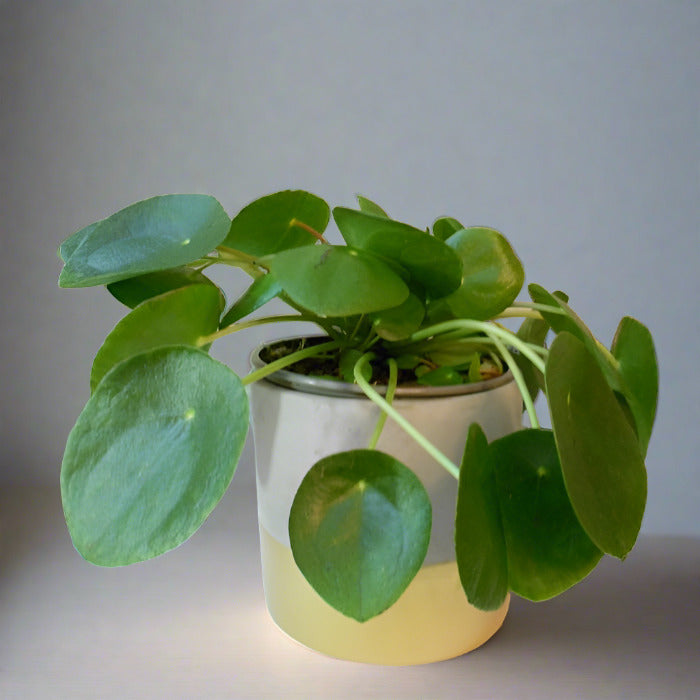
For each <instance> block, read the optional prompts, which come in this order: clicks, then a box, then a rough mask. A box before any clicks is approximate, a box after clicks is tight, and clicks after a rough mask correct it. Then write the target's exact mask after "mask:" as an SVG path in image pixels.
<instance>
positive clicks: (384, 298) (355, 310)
mask: <svg viewBox="0 0 700 700" xmlns="http://www.w3.org/2000/svg"><path fill="white" fill-rule="evenodd" d="M261 262H262V263H263V264H265V265H267V266H268V267H269V269H270V272H271V274H272V275H273V277H274V278H275V279H276V280H277V282H279V284H280V286H281V287H282V289H283V290H284V291H285V292H286V293H287V294H288V295H289V297H290V298H291V299H292V301H294V302H296V303H297V304H299V305H300V306H303V307H304V308H306V309H308V310H309V311H312V312H313V313H315V314H317V315H319V316H353V315H355V314H364V313H369V312H371V311H379V310H380V309H387V308H392V307H394V306H398V305H399V304H402V303H403V302H404V301H405V300H406V298H407V297H408V293H409V292H408V287H407V286H406V285H405V283H404V282H403V281H402V280H401V278H400V277H399V276H398V275H397V274H396V273H395V272H394V271H393V270H392V269H391V268H390V267H389V266H388V265H386V264H385V263H383V262H382V261H381V260H380V259H379V258H376V257H375V256H373V255H369V254H367V253H365V252H364V251H361V250H354V249H352V248H347V247H346V246H330V245H319V246H304V247H302V248H292V249H290V250H284V251H282V252H280V253H277V254H276V255H271V256H269V257H268V258H264V259H263V260H262V261H261Z"/></svg>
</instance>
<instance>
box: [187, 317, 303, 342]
mask: <svg viewBox="0 0 700 700" xmlns="http://www.w3.org/2000/svg"><path fill="white" fill-rule="evenodd" d="M315 320H316V319H315V318H314V317H310V316H304V315H303V314H289V315H283V316H265V317H263V318H256V319H253V320H252V321H244V322H243V323H232V324H231V325H230V326H226V328H222V329H221V330H220V331H216V332H215V333H211V334H210V335H203V336H201V337H200V338H199V339H198V340H197V347H202V346H204V345H209V343H213V342H214V341H215V340H218V339H219V338H224V337H226V336H227V335H231V333H236V332H238V331H243V330H245V329H246V328H253V327H255V326H262V325H265V324H266V323H282V322H284V321H304V322H306V323H313V322H315Z"/></svg>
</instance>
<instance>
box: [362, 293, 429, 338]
mask: <svg viewBox="0 0 700 700" xmlns="http://www.w3.org/2000/svg"><path fill="white" fill-rule="evenodd" d="M424 316H425V307H424V306H423V304H422V303H421V300H420V299H419V298H418V297H417V296H416V295H415V294H409V295H408V297H407V298H406V301H404V302H403V304H399V306H395V307H394V308H392V309H383V310H382V311H377V312H375V313H373V314H371V319H372V325H373V327H374V331H375V333H376V334H377V335H378V336H380V337H381V338H384V340H392V341H393V340H402V339H404V338H408V336H409V335H411V333H414V332H415V331H417V330H418V329H419V328H420V324H421V323H422V322H423V317H424Z"/></svg>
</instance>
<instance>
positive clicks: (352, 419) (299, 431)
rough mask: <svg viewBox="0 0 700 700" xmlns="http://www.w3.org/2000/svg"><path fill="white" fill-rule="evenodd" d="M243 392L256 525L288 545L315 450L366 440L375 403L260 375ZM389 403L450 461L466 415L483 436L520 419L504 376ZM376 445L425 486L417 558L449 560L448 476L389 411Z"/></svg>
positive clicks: (457, 458)
mask: <svg viewBox="0 0 700 700" xmlns="http://www.w3.org/2000/svg"><path fill="white" fill-rule="evenodd" d="M249 393H250V399H251V415H252V426H253V436H254V441H255V454H256V470H257V488H258V514H259V520H260V525H261V526H262V527H264V528H265V529H266V530H267V532H268V533H269V534H270V535H271V536H272V537H274V538H275V539H276V540H277V541H278V542H279V543H280V544H283V545H284V546H286V547H289V546H290V544H289V532H288V521H289V512H290V509H291V506H292V501H293V500H294V495H295V494H296V491H297V489H298V487H299V484H300V483H301V481H302V479H303V478H304V476H305V475H306V473H307V472H308V470H309V469H310V468H311V467H312V466H313V465H314V464H315V463H316V462H317V461H318V460H320V459H321V458H322V457H326V456H328V455H331V454H335V453H337V452H343V451H346V450H353V449H362V448H366V447H367V444H368V442H369V440H370V437H371V435H372V432H373V431H374V428H375V425H376V423H377V420H378V419H379V416H380V413H381V411H380V409H379V408H378V407H377V406H376V405H375V404H373V403H372V402H371V401H369V399H367V398H364V397H362V398H359V397H357V398H355V397H352V398H350V397H347V396H342V397H336V396H323V395H318V394H310V393H305V392H302V391H297V390H294V389H288V388H285V387H281V386H278V385H276V384H274V383H272V382H271V381H266V380H263V381H260V382H256V383H255V384H253V385H251V386H250V387H249ZM393 405H394V407H395V408H396V409H397V410H398V411H399V412H400V413H401V414H402V415H403V416H404V417H405V418H406V419H407V420H408V421H409V422H410V423H411V424H412V425H414V426H415V427H416V428H417V429H418V430H419V431H420V432H421V433H422V434H423V435H424V436H425V437H426V438H428V440H430V441H431V442H432V443H433V444H434V445H436V446H437V447H438V448H439V449H440V450H441V451H442V452H443V453H444V454H445V455H447V457H449V458H450V459H451V460H452V461H453V462H454V463H455V464H457V465H459V464H460V462H461V459H462V453H463V451H464V444H465V437H466V434H467V431H468V429H469V426H470V425H471V424H472V423H473V422H477V423H479V424H480V425H481V427H482V428H483V430H484V432H485V433H486V436H487V438H488V439H489V441H491V440H494V439H496V438H498V437H501V436H503V435H506V434H507V433H510V432H513V431H515V430H518V429H519V428H520V427H521V425H522V423H521V418H522V408H521V407H522V399H521V397H520V393H519V391H518V389H517V386H516V384H515V382H514V381H512V379H511V380H510V381H506V382H505V383H502V384H500V386H496V388H492V389H490V390H488V391H481V392H478V393H469V394H463V395H456V396H443V397H429V398H395V399H394V402H393ZM377 449H378V450H381V451H383V452H386V453H387V454H390V455H392V456H393V457H395V458H396V459H398V460H400V461H401V462H403V463H404V464H405V465H406V466H408V467H410V469H412V470H413V471H414V472H415V473H416V475H417V476H418V477H419V479H420V480H421V481H422V483H423V485H424V486H425V488H426V490H427V492H428V495H429V497H430V500H431V503H432V506H433V528H432V533H431V540H430V547H429V549H428V554H427V556H426V560H425V565H428V564H436V563H441V562H446V561H451V560H454V513H455V499H456V492H457V490H456V480H455V479H454V477H453V476H451V475H450V474H449V473H448V472H447V471H446V470H445V469H444V468H443V467H441V466H440V465H439V464H438V463H437V462H436V461H435V460H434V459H433V458H432V457H430V455H428V453H427V452H425V451H424V450H423V449H422V448H421V447H419V446H418V445H417V443H415V442H414V440H413V439H412V438H411V437H410V436H409V435H408V434H407V433H406V432H405V431H404V430H403V429H402V428H400V427H399V426H398V425H397V424H396V423H394V422H393V421H392V420H391V419H387V422H386V424H385V426H384V430H383V432H382V434H381V437H380V439H379V442H378V444H377Z"/></svg>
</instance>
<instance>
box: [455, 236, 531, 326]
mask: <svg viewBox="0 0 700 700" xmlns="http://www.w3.org/2000/svg"><path fill="white" fill-rule="evenodd" d="M446 244H447V245H448V246H450V247H451V248H453V249H454V250H455V251H456V253H457V254H458V255H459V257H460V259H461V260H462V268H463V279H462V284H461V286H460V288H459V289H458V290H457V291H456V292H454V293H453V294H451V295H450V296H449V297H448V298H447V299H446V300H445V301H446V303H447V305H448V306H449V308H450V310H451V311H452V313H453V314H454V315H455V316H457V317H461V318H473V319H476V320H485V319H489V318H493V317H494V316H496V315H498V314H499V313H500V312H501V311H503V309H505V308H507V307H508V306H510V304H512V303H513V301H514V300H515V297H517V296H518V292H520V290H521V288H522V286H523V282H524V280H525V272H524V271H523V266H522V264H521V263H520V260H519V259H518V257H517V255H516V254H515V252H514V251H513V249H512V248H511V246H510V243H508V241H507V240H506V238H505V237H504V236H503V235H502V234H500V233H499V232H498V231H495V230H494V229H490V228H483V227H473V228H467V229H462V230H461V231H457V233H454V234H452V236H450V237H449V238H448V239H447V241H446Z"/></svg>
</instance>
